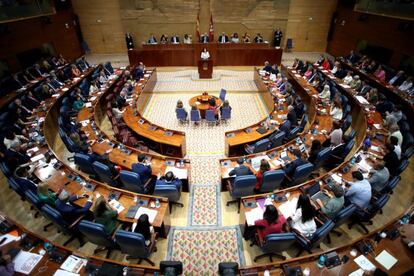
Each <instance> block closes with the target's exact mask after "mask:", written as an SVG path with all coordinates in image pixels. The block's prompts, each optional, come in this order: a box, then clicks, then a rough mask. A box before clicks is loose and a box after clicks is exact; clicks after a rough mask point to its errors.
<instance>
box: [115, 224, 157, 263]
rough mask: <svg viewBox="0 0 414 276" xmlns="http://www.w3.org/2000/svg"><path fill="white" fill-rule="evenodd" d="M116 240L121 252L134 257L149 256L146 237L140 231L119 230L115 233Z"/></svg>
mask: <svg viewBox="0 0 414 276" xmlns="http://www.w3.org/2000/svg"><path fill="white" fill-rule="evenodd" d="M115 242H116V243H117V244H118V245H119V247H120V248H121V252H122V253H124V254H127V255H129V256H130V257H132V258H148V257H149V255H150V254H151V252H149V250H148V248H147V246H146V245H145V238H144V236H143V235H142V234H140V233H134V232H128V231H125V230H118V231H117V232H116V233H115Z"/></svg>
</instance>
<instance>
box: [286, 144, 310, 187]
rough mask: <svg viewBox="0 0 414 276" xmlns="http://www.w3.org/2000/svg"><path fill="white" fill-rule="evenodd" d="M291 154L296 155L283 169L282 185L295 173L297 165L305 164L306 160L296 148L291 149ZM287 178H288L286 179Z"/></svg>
mask: <svg viewBox="0 0 414 276" xmlns="http://www.w3.org/2000/svg"><path fill="white" fill-rule="evenodd" d="M292 154H293V155H294V156H295V157H296V160H294V161H293V162H291V163H289V164H287V165H286V166H285V167H284V168H283V170H284V171H285V176H286V177H285V179H284V180H283V183H282V186H286V185H287V184H288V183H289V182H290V180H289V179H292V177H293V174H294V173H295V170H296V168H297V167H299V166H301V165H303V164H306V163H307V162H306V160H304V159H303V158H302V153H301V152H300V150H298V149H294V150H292ZM287 178H288V179H287Z"/></svg>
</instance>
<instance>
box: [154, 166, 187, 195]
mask: <svg viewBox="0 0 414 276" xmlns="http://www.w3.org/2000/svg"><path fill="white" fill-rule="evenodd" d="M155 185H174V186H175V187H176V188H177V190H178V191H181V188H182V186H183V182H182V181H181V179H179V178H177V177H175V175H174V174H173V172H171V171H168V172H167V173H166V174H165V176H161V178H160V179H158V180H157V182H156V184H155Z"/></svg>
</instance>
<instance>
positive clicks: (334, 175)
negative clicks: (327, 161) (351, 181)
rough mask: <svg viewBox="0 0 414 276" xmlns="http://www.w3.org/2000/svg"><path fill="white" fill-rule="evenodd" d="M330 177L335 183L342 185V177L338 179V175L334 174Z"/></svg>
mask: <svg viewBox="0 0 414 276" xmlns="http://www.w3.org/2000/svg"><path fill="white" fill-rule="evenodd" d="M331 177H332V179H333V180H334V181H335V182H336V183H338V184H341V183H342V177H340V176H339V175H338V174H336V173H334V174H333V175H331Z"/></svg>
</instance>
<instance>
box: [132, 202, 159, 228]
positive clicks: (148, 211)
mask: <svg viewBox="0 0 414 276" xmlns="http://www.w3.org/2000/svg"><path fill="white" fill-rule="evenodd" d="M142 214H146V215H147V216H148V220H149V222H150V223H151V224H152V223H153V222H154V220H155V217H156V216H157V214H158V211H157V210H154V209H149V208H146V207H142V206H141V207H139V209H138V212H137V213H136V214H135V218H136V219H138V218H139V217H140V216H141V215H142Z"/></svg>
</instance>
